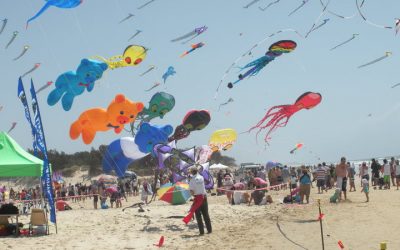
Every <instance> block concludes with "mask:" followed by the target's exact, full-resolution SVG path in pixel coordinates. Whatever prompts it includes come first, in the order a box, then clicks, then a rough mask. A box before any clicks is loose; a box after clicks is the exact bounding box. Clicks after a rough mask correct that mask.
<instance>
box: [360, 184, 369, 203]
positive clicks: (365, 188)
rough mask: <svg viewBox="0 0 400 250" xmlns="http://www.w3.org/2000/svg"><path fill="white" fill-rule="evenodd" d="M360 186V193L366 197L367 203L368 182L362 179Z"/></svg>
mask: <svg viewBox="0 0 400 250" xmlns="http://www.w3.org/2000/svg"><path fill="white" fill-rule="evenodd" d="M361 184H362V189H361V192H364V193H365V197H367V202H369V181H368V180H367V179H362V180H361Z"/></svg>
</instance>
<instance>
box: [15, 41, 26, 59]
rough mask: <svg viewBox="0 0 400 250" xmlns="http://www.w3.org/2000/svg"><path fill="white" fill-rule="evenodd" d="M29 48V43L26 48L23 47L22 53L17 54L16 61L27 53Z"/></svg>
mask: <svg viewBox="0 0 400 250" xmlns="http://www.w3.org/2000/svg"><path fill="white" fill-rule="evenodd" d="M28 49H29V45H25V46H24V48H23V49H22V52H21V54H19V56H17V57H16V58H14V59H13V60H14V61H16V60H18V59H20V58H21V57H22V56H23V55H25V53H26V52H27V51H28Z"/></svg>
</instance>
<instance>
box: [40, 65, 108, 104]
mask: <svg viewBox="0 0 400 250" xmlns="http://www.w3.org/2000/svg"><path fill="white" fill-rule="evenodd" d="M107 68H108V66H107V64H105V63H103V62H98V61H93V60H89V59H86V58H85V59H82V61H81V63H80V64H79V66H78V68H77V70H76V71H67V72H65V73H63V74H61V75H59V76H58V78H57V80H56V82H55V89H54V90H53V91H51V92H50V94H49V95H48V97H47V104H49V105H50V106H53V105H55V104H56V103H57V102H58V101H59V100H60V99H62V107H63V109H64V110H65V111H68V110H70V109H71V107H72V104H73V102H74V98H75V97H76V96H78V95H81V94H82V93H83V92H84V91H85V89H86V90H87V91H88V92H91V91H92V90H93V88H94V84H95V82H96V81H97V80H99V79H100V78H101V77H102V76H103V73H104V71H106V70H107Z"/></svg>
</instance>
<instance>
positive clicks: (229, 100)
mask: <svg viewBox="0 0 400 250" xmlns="http://www.w3.org/2000/svg"><path fill="white" fill-rule="evenodd" d="M230 102H233V98H229V99H228V101H226V102H223V103H221V104H220V105H219V107H218V111H219V110H220V109H221V106H224V105H227V104H228V103H230Z"/></svg>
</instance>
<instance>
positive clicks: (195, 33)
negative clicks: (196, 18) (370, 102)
mask: <svg viewBox="0 0 400 250" xmlns="http://www.w3.org/2000/svg"><path fill="white" fill-rule="evenodd" d="M206 30H207V26H202V27H198V28H195V29H194V30H193V31H191V32H189V33H187V34H185V35H183V36H180V37H178V38H175V39H172V40H171V42H177V41H180V40H183V39H186V38H190V39H189V40H187V41H185V42H183V43H186V42H188V41H190V40H192V39H194V38H195V37H197V36H199V35H201V34H202V33H203V32H205V31H206Z"/></svg>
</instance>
